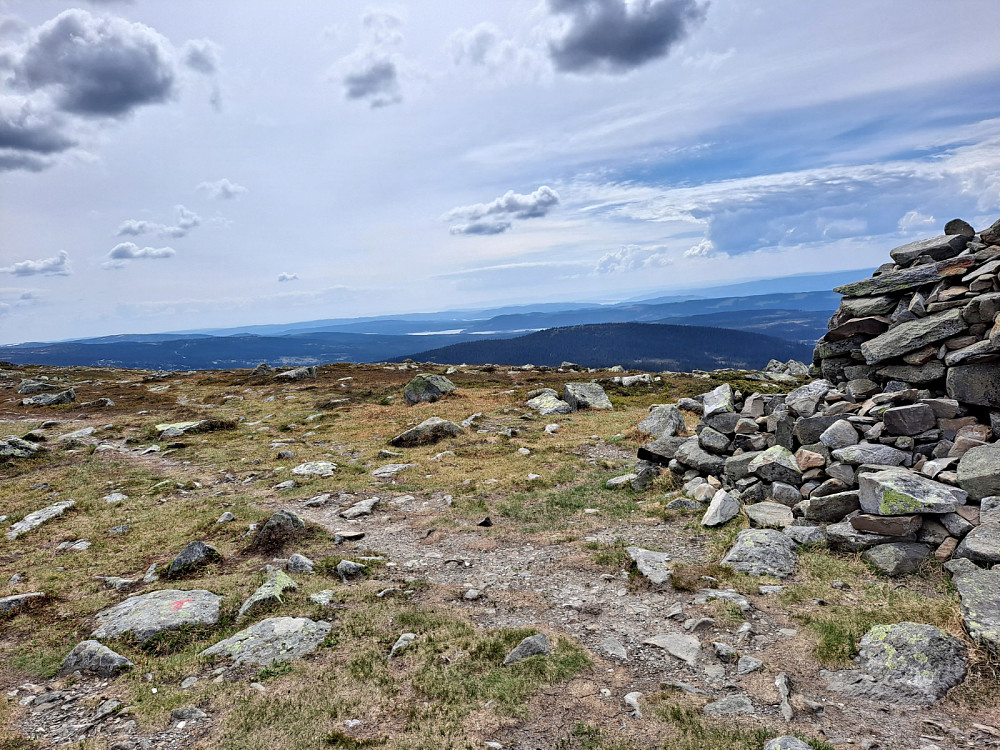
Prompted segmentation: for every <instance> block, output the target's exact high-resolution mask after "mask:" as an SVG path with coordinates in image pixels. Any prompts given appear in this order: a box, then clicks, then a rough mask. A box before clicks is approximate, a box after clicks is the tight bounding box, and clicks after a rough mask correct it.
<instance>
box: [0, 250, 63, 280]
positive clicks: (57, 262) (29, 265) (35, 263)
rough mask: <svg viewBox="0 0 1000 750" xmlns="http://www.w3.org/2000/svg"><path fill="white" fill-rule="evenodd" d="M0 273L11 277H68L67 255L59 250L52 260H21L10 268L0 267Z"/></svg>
mask: <svg viewBox="0 0 1000 750" xmlns="http://www.w3.org/2000/svg"><path fill="white" fill-rule="evenodd" d="M0 273H9V274H10V275H11V276H69V275H70V263H69V253H67V252H66V251H65V250H60V251H59V253H58V254H57V255H56V256H55V257H54V258H43V259H41V260H22V261H20V262H19V263H14V264H13V265H10V266H6V267H0Z"/></svg>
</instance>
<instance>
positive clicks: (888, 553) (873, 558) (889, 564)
mask: <svg viewBox="0 0 1000 750" xmlns="http://www.w3.org/2000/svg"><path fill="white" fill-rule="evenodd" d="M930 553H931V548H930V546H929V545H927V544H920V543H918V542H889V543H888V544H879V545H877V546H875V547H872V548H870V549H868V550H865V552H864V553H863V554H862V557H863V558H864V559H865V560H867V561H868V562H870V563H871V564H872V565H874V566H875V567H876V568H877V569H878V571H879V572H880V573H885V574H886V575H889V576H900V575H909V574H911V573H916V572H917V570H918V569H919V568H920V564H921V563H922V562H923V561H924V560H925V559H926V558H927V556H928V555H930Z"/></svg>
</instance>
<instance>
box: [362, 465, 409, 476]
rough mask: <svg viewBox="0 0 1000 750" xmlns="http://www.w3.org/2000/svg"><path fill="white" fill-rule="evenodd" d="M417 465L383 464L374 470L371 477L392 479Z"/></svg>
mask: <svg viewBox="0 0 1000 750" xmlns="http://www.w3.org/2000/svg"><path fill="white" fill-rule="evenodd" d="M416 465H417V464H385V465H383V466H379V467H378V468H377V469H375V470H374V471H373V472H372V473H371V475H372V476H373V477H375V478H376V479H392V478H394V477H395V476H396V475H397V474H399V473H401V472H404V471H406V470H407V469H412V468H413V467H414V466H416Z"/></svg>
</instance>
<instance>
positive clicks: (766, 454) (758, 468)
mask: <svg viewBox="0 0 1000 750" xmlns="http://www.w3.org/2000/svg"><path fill="white" fill-rule="evenodd" d="M747 468H748V469H749V470H750V472H751V473H752V474H756V475H757V476H758V477H760V478H761V479H763V480H764V481H765V482H785V483H786V484H794V485H799V484H801V483H802V471H801V470H800V469H799V465H798V463H797V462H796V460H795V456H794V454H793V453H792V452H791V451H790V450H788V449H787V448H784V447H782V446H780V445H774V446H771V447H770V448H768V449H767V450H766V451H763V452H762V453H761V454H760V455H759V456H757V457H756V458H754V459H753V461H751V462H750V465H749V466H748V467H747Z"/></svg>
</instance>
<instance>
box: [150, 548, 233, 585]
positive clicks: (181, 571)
mask: <svg viewBox="0 0 1000 750" xmlns="http://www.w3.org/2000/svg"><path fill="white" fill-rule="evenodd" d="M220 560H222V555H221V554H219V550H217V549H216V548H215V547H213V546H211V545H210V544H205V543H204V542H189V543H188V545H187V546H186V547H185V548H184V549H182V550H181V552H180V554H179V555H177V557H175V558H174V559H173V560H172V561H171V563H170V565H169V566H168V567H167V572H166V573H164V577H166V578H180V577H182V576H186V575H190V574H191V573H193V572H194V571H196V570H198V569H199V568H202V567H204V566H206V565H208V564H209V563H213V562H219V561H220Z"/></svg>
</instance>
